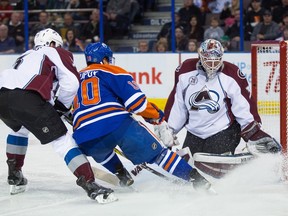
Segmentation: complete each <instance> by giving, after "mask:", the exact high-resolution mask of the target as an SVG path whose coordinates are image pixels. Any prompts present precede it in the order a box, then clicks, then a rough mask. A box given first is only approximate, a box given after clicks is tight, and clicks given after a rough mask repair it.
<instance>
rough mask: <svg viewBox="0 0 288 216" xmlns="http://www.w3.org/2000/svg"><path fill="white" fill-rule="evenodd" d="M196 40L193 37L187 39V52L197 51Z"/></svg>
mask: <svg viewBox="0 0 288 216" xmlns="http://www.w3.org/2000/svg"><path fill="white" fill-rule="evenodd" d="M197 49H198V47H197V41H195V40H194V39H189V41H188V51H189V52H197Z"/></svg>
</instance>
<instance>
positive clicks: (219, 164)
mask: <svg viewBox="0 0 288 216" xmlns="http://www.w3.org/2000/svg"><path fill="white" fill-rule="evenodd" d="M193 158H194V166H195V167H197V168H198V169H199V170H201V171H202V172H204V173H206V174H207V175H210V176H212V177H214V178H222V177H223V176H224V175H225V174H226V173H228V172H229V171H231V170H233V169H235V168H236V167H238V166H239V165H241V164H245V163H247V162H248V161H250V160H251V159H253V158H254V157H253V155H252V154H250V153H242V154H235V155H220V154H209V153H195V154H194V156H193Z"/></svg>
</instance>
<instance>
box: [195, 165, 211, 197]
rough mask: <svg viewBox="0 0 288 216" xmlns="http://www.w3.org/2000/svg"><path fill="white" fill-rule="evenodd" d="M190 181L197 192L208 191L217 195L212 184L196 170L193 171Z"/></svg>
mask: <svg viewBox="0 0 288 216" xmlns="http://www.w3.org/2000/svg"><path fill="white" fill-rule="evenodd" d="M190 177H191V179H190V181H191V182H192V183H193V187H194V188H195V190H197V191H207V192H208V193H211V194H217V192H216V191H215V190H214V189H213V187H212V185H211V183H210V182H209V181H208V180H207V179H206V178H204V177H203V176H202V175H201V174H200V173H199V172H198V171H197V170H196V169H193V170H192V171H191V173H190Z"/></svg>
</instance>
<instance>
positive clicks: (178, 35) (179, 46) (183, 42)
mask: <svg viewBox="0 0 288 216" xmlns="http://www.w3.org/2000/svg"><path fill="white" fill-rule="evenodd" d="M175 42H176V51H177V52H183V51H187V50H188V37H187V36H186V34H185V32H184V28H183V27H182V26H176V28H175ZM168 46H169V48H168V50H169V51H170V50H172V47H171V38H168Z"/></svg>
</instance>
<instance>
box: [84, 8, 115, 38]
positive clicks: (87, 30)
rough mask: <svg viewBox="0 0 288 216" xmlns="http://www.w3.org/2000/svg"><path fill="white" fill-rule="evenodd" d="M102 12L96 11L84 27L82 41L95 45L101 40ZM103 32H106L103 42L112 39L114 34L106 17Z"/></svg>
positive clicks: (104, 17)
mask: <svg viewBox="0 0 288 216" xmlns="http://www.w3.org/2000/svg"><path fill="white" fill-rule="evenodd" d="M99 21H100V11H99V9H94V10H93V11H92V12H91V15H90V21H89V22H88V23H87V24H85V25H84V27H83V28H82V31H81V37H80V38H81V40H83V41H85V43H91V42H92V43H95V42H99V40H100V26H99V25H100V23H99ZM103 31H104V39H103V42H106V43H107V41H108V40H109V39H111V37H112V32H111V27H110V25H109V23H108V19H107V17H106V16H103Z"/></svg>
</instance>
